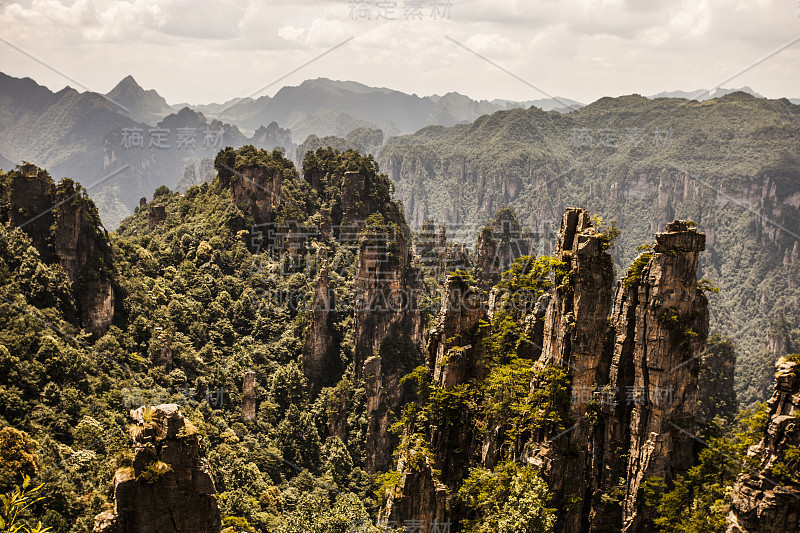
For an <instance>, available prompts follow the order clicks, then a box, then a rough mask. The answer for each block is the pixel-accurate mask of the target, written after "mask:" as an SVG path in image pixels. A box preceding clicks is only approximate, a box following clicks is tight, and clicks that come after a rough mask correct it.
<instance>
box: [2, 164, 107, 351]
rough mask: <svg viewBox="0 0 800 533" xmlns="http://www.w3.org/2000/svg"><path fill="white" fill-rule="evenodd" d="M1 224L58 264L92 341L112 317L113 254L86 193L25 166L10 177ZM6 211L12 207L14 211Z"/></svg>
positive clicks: (65, 180)
mask: <svg viewBox="0 0 800 533" xmlns="http://www.w3.org/2000/svg"><path fill="white" fill-rule="evenodd" d="M9 178H10V179H9V181H8V190H2V191H0V197H5V201H4V202H3V203H4V206H3V207H2V209H0V220H8V221H10V222H11V224H13V225H15V226H19V227H21V228H22V229H23V230H24V231H25V232H26V233H27V234H28V235H30V237H31V240H32V241H33V244H34V246H35V247H36V249H37V250H38V251H39V254H40V255H41V257H42V259H43V260H44V261H46V262H58V263H59V264H60V265H61V267H62V268H63V269H64V272H66V274H67V276H69V278H70V280H72V282H73V284H74V294H75V301H76V303H77V304H78V311H79V320H80V325H81V326H83V327H84V328H85V329H86V330H87V331H89V332H91V333H94V334H95V335H97V336H100V335H102V334H103V333H105V331H106V330H107V329H108V327H109V325H111V321H112V320H113V317H114V305H115V302H114V290H113V287H112V275H113V272H112V271H113V266H112V255H111V254H112V252H111V245H110V243H109V239H108V232H107V231H106V230H105V228H103V226H102V223H101V222H100V217H99V215H98V214H97V208H96V207H95V205H94V202H92V200H91V199H90V198H89V197H88V195H87V193H86V190H85V189H84V188H83V187H81V186H80V185H79V184H77V183H75V182H74V181H72V180H71V179H69V178H64V179H62V180H61V181H60V182H59V183H58V184H57V185H56V184H55V183H54V182H53V180H52V179H51V178H50V175H49V174H48V173H47V172H46V171H44V170H40V169H39V168H37V167H36V166H35V165H31V164H27V165H24V166H23V167H21V169H20V171H13V172H11V173H9ZM11 206H14V207H13V208H12V207H11Z"/></svg>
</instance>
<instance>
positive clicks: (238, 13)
mask: <svg viewBox="0 0 800 533" xmlns="http://www.w3.org/2000/svg"><path fill="white" fill-rule="evenodd" d="M354 3H355V4H363V6H362V10H361V12H354V10H353V8H352V4H354ZM434 4H438V6H437V7H436V13H435V14H434ZM447 4H448V2H446V1H444V0H438V1H434V0H423V1H418V0H416V1H415V0H397V1H396V2H394V1H380V0H370V1H369V2H349V1H348V0H328V1H320V0H286V1H284V2H279V1H273V0H74V1H70V0H3V1H1V2H0V28H2V29H3V30H2V33H0V37H2V38H3V39H6V40H8V41H9V42H11V43H13V44H14V45H16V46H17V47H19V48H21V49H23V50H25V51H26V52H28V53H29V54H31V55H33V56H35V57H36V58H38V59H40V60H42V61H43V62H44V63H47V65H49V66H50V67H52V68H54V69H56V70H58V71H60V72H62V73H63V74H65V75H67V76H69V77H71V78H73V79H75V80H76V81H78V82H80V83H81V84H83V85H85V86H87V87H89V88H90V89H92V90H95V91H98V92H107V91H109V90H110V89H111V88H112V87H113V86H114V85H115V84H116V83H117V82H118V81H119V80H120V79H122V78H123V77H124V76H126V75H128V74H132V75H133V76H134V77H135V78H136V80H137V81H138V82H139V83H140V84H141V85H142V86H144V87H145V88H146V89H156V90H157V91H158V92H159V93H160V94H161V95H162V96H164V97H165V98H166V99H167V101H168V102H169V103H171V104H174V103H179V102H190V103H208V102H222V101H226V100H229V99H231V98H234V97H238V96H245V95H250V94H252V93H254V92H256V91H258V90H259V89H260V88H262V87H264V86H266V85H268V84H270V83H272V82H274V81H275V80H276V79H278V78H281V77H282V76H284V75H286V74H287V73H288V72H290V71H291V70H293V69H295V68H297V67H298V66H300V65H302V64H303V63H305V62H307V61H309V60H312V59H314V58H315V57H317V56H319V55H320V54H322V53H323V52H325V51H326V50H329V49H330V48H331V47H333V46H335V45H337V44H338V43H341V42H342V41H344V40H345V39H347V38H349V37H354V38H353V39H352V40H351V41H349V42H347V43H346V44H344V45H343V46H341V47H339V48H337V49H335V50H333V51H331V52H330V53H328V54H326V55H324V57H321V58H319V59H318V60H316V61H314V62H312V63H311V64H309V65H308V66H306V67H304V68H302V69H301V70H299V71H298V72H296V73H294V74H292V75H290V76H288V77H286V78H285V79H284V80H282V81H280V82H278V83H276V84H274V85H273V86H271V87H270V88H268V89H266V90H265V91H263V92H262V93H259V94H268V95H272V94H274V93H275V92H276V91H277V90H278V89H279V88H280V87H281V86H283V85H297V84H299V83H300V82H302V81H303V80H305V79H309V78H318V77H327V78H332V79H340V80H355V81H359V82H362V83H365V84H368V85H373V86H381V87H390V88H393V89H398V90H402V91H405V92H409V93H417V94H419V95H427V94H434V93H438V94H444V93H446V92H450V91H457V92H460V93H463V94H467V95H469V96H471V97H473V98H486V99H494V98H505V99H511V100H533V99H537V98H542V97H543V95H542V93H540V92H538V91H537V90H536V89H534V88H532V87H531V86H530V85H533V86H535V87H537V88H539V89H541V90H542V91H544V92H547V93H549V94H552V95H559V96H564V97H567V98H572V99H575V100H579V101H582V102H584V103H588V102H591V101H594V100H596V99H598V98H600V97H602V96H617V95H622V94H631V93H639V94H644V95H648V94H654V93H658V92H660V91H665V90H666V91H668V90H675V89H683V90H694V89H702V88H711V87H714V86H715V85H717V84H719V83H720V82H722V81H723V80H725V79H727V78H729V77H731V76H734V75H736V74H738V73H739V72H741V71H742V70H743V69H745V68H746V67H748V66H749V65H751V64H752V63H754V62H756V61H757V60H759V59H762V58H763V57H764V56H766V55H768V54H770V53H771V52H773V51H775V50H776V49H778V48H780V47H781V46H782V45H785V44H786V43H787V42H790V41H792V40H793V39H795V38H798V37H800V3H799V0H708V1H679V0H676V1H659V0H558V1H556V0H452V1H451V2H449V4H450V6H449V13H448V12H447V11H448V7H447ZM381 5H384V6H386V7H387V8H388V9H386V10H384V9H383V8H382V7H381ZM392 5H394V6H395V7H394V9H393V11H392V10H391V9H390V8H391V6H392ZM418 6H419V7H418ZM406 11H408V13H406ZM406 14H408V15H411V16H410V17H409V19H408V20H404V19H405V15H406ZM434 15H435V16H434ZM359 16H361V18H358V17H359ZM367 16H369V19H367V18H366V17H367ZM379 17H381V18H379ZM384 17H389V18H391V17H394V18H395V19H396V20H387V19H386V18H384ZM446 36H449V37H450V38H452V39H454V40H455V41H457V42H458V43H461V44H463V45H464V46H465V47H467V48H469V49H470V50H473V51H475V52H477V53H479V54H481V55H482V56H484V57H485V58H487V59H488V60H491V61H493V62H495V63H496V64H497V65H501V66H502V67H504V68H505V69H507V70H508V71H510V72H513V73H514V74H515V75H517V76H518V77H520V78H522V79H524V80H525V81H526V82H527V84H526V83H523V82H522V81H520V80H518V79H515V78H514V77H512V76H511V75H509V74H506V73H504V72H503V71H501V70H499V69H498V68H496V67H495V66H493V65H491V64H490V63H489V62H487V61H484V60H483V59H481V58H479V57H476V56H475V55H473V54H471V53H470V52H469V51H468V50H465V49H464V48H461V47H460V46H459V45H458V44H456V43H454V42H452V41H450V40H448V39H447V38H446ZM799 69H800V42H798V43H795V44H794V45H792V46H790V47H788V48H786V49H785V50H783V51H782V52H780V53H778V54H776V55H774V56H773V57H771V58H769V59H767V60H765V61H764V62H762V63H761V64H759V65H758V66H755V67H754V68H752V69H751V70H749V71H748V72H745V73H744V74H742V75H740V76H738V77H737V78H736V79H734V80H732V81H730V82H728V83H726V84H724V86H725V87H741V86H744V85H748V86H750V87H752V88H753V89H754V90H755V91H757V92H759V93H761V94H763V95H765V96H768V97H770V98H777V97H782V96H786V97H800V83H798V82H800V70H799ZM0 70H2V71H3V72H5V73H7V74H10V75H12V76H17V77H24V76H28V77H31V78H33V79H34V80H36V81H37V82H39V83H41V84H43V85H47V86H48V87H50V88H51V89H53V90H58V89H61V88H62V87H64V86H65V85H70V86H73V87H74V86H75V85H76V84H75V83H73V82H70V81H68V80H67V79H65V78H64V77H63V76H61V75H59V74H57V73H55V72H53V71H52V70H50V69H49V68H47V67H45V66H43V65H41V64H39V63H37V62H36V61H34V60H33V59H31V58H30V57H27V56H26V55H24V54H23V53H21V52H20V51H18V50H15V49H14V48H12V47H11V46H9V45H8V44H6V43H2V42H0ZM529 84H530V85H529ZM76 88H78V87H76Z"/></svg>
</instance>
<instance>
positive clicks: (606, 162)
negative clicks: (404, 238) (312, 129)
mask: <svg viewBox="0 0 800 533" xmlns="http://www.w3.org/2000/svg"><path fill="white" fill-rule="evenodd" d="M799 140H800V107H798V106H796V105H793V104H791V103H790V102H789V101H788V100H785V99H783V100H765V99H758V98H754V97H752V96H750V95H748V94H745V93H741V92H739V93H733V94H729V95H726V96H724V97H722V98H718V99H713V100H707V101H704V102H700V103H698V102H688V101H686V100H679V99H667V98H660V99H655V100H648V99H646V98H643V97H640V96H636V95H634V96H624V97H620V98H603V99H601V100H598V101H597V102H595V103H593V104H591V105H589V106H586V107H584V108H582V109H580V110H577V111H573V112H571V113H569V114H566V115H562V114H559V113H555V112H549V113H545V112H543V111H541V110H539V109H536V108H530V109H528V110H511V111H503V112H498V113H494V114H492V115H487V116H483V117H481V118H479V119H478V120H476V121H475V122H474V123H472V124H469V125H458V126H454V127H452V128H444V127H438V126H432V127H428V128H425V129H423V130H420V131H419V132H417V133H415V134H413V135H407V136H402V137H397V138H393V139H391V140H390V141H389V142H388V143H387V145H386V146H385V147H384V148H383V150H382V151H381V152H380V155H379V157H378V161H379V162H380V164H381V166H382V167H383V168H384V169H385V170H386V171H387V172H388V174H389V176H390V177H391V178H392V179H393V180H394V182H395V184H396V187H397V192H398V196H399V198H400V199H401V200H402V201H403V203H404V206H405V210H406V213H407V215H408V218H409V223H410V224H411V225H412V226H419V225H421V224H422V222H423V221H424V220H425V219H429V218H432V219H435V220H436V221H437V222H439V223H445V224H452V225H454V230H457V229H458V228H459V225H462V224H467V225H468V226H469V227H470V228H477V227H479V225H480V224H483V223H484V222H485V221H486V220H488V219H489V218H490V217H491V216H492V214H493V213H494V212H495V211H496V210H497V209H499V208H500V207H503V206H505V205H511V206H512V207H514V208H515V209H516V211H517V213H518V216H519V218H520V221H521V222H522V223H523V224H524V225H527V226H528V227H529V228H530V229H531V230H532V231H533V233H534V240H535V242H534V243H533V244H534V248H533V249H534V250H538V251H539V253H541V252H545V253H548V252H549V250H550V247H551V245H552V238H553V234H554V232H557V230H558V227H557V226H558V223H559V220H560V214H561V211H562V209H563V207H565V206H585V207H587V208H588V209H589V210H590V211H592V212H596V213H598V214H600V215H601V216H603V217H604V218H605V219H606V220H611V219H615V220H616V221H617V223H618V225H619V227H620V229H621V230H622V234H621V236H620V239H619V242H618V244H617V247H616V249H615V262H616V265H617V272H618V273H621V271H622V267H623V266H624V265H627V264H629V263H630V262H631V261H632V260H633V258H634V257H635V256H636V254H637V251H636V248H637V246H639V245H641V244H643V243H646V242H649V240H650V238H651V235H652V232H654V231H661V230H663V227H664V224H665V223H666V222H669V221H671V220H673V218H682V219H690V220H694V221H696V222H697V223H698V226H699V229H700V230H701V231H704V232H705V233H706V234H707V236H708V239H707V251H706V253H704V254H702V264H701V268H700V276H701V277H707V278H709V279H710V280H712V282H713V283H714V284H715V285H716V286H718V287H719V288H720V292H719V294H718V295H716V296H714V297H713V298H712V309H713V315H712V324H711V325H712V329H713V330H716V331H719V332H720V333H722V334H723V335H727V336H730V337H732V338H733V339H734V340H735V341H736V342H737V345H738V348H737V349H738V352H739V357H740V359H739V365H738V371H739V375H738V377H737V384H736V387H737V391H738V392H739V396H740V399H741V400H742V401H744V402H745V403H750V402H753V401H756V400H761V399H764V397H765V396H766V394H767V392H766V390H767V387H768V386H769V384H770V382H771V379H772V363H773V361H774V359H775V355H776V354H779V353H782V352H784V351H786V350H790V349H794V348H796V344H797V342H798V333H799V331H798V325H800V322H799V321H798V319H797V318H795V317H798V316H800V313H798V300H797V297H798V296H799V294H798V292H797V287H798V286H799V285H800V279H798V272H797V269H798V264H797V257H798V253H800V250H798V248H795V246H798V247H800V244H798V243H797V241H798V240H800V213H799V212H798V206H800V143H799V142H798V141H799ZM463 233H464V234H468V233H469V232H463ZM474 233H475V231H473V232H472V234H474ZM784 321H785V322H786V323H785V324H784ZM771 324H772V327H771V328H770V325H771ZM769 331H772V332H773V333H774V334H773V336H772V337H770V338H768V337H769V336H768V332H769ZM768 345H771V346H772V347H773V350H772V352H771V353H765V348H766V347H767V346H768Z"/></svg>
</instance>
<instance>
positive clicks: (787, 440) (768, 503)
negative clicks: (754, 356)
mask: <svg viewBox="0 0 800 533" xmlns="http://www.w3.org/2000/svg"><path fill="white" fill-rule="evenodd" d="M767 409H768V419H767V420H768V422H767V425H766V431H765V434H764V438H763V439H762V440H761V442H760V443H759V444H757V445H756V446H753V447H751V449H750V450H749V451H748V453H747V456H748V457H749V458H750V459H751V460H753V461H754V462H756V464H757V466H756V467H755V468H754V469H753V470H751V471H749V472H747V473H745V474H742V475H741V476H739V479H738V480H737V482H736V484H735V485H734V487H733V494H732V496H731V500H732V501H731V509H730V513H729V514H728V517H727V523H728V529H727V532H728V533H779V532H785V531H797V529H798V527H800V490H798V489H797V486H796V484H795V485H794V486H787V483H785V480H784V479H783V477H782V476H784V475H786V472H783V473H781V472H776V471H775V468H776V466H778V465H779V464H781V463H782V464H783V465H785V466H786V467H788V469H789V471H790V472H793V473H794V475H795V476H796V475H797V462H796V461H797V458H796V457H794V458H790V457H788V456H787V452H789V451H790V450H794V451H796V450H797V447H798V446H800V422H799V421H798V419H797V413H798V411H800V364H798V363H796V362H793V361H787V360H785V359H781V360H779V361H778V363H777V365H776V373H775V389H774V392H773V394H772V398H770V400H769V401H768V402H767Z"/></svg>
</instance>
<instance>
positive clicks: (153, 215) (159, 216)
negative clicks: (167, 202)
mask: <svg viewBox="0 0 800 533" xmlns="http://www.w3.org/2000/svg"><path fill="white" fill-rule="evenodd" d="M165 220H167V210H166V208H165V207H164V205H163V204H155V205H153V206H151V207H150V211H149V212H148V213H147V229H149V230H152V229H153V228H155V227H156V226H157V225H158V223H159V222H163V221H165Z"/></svg>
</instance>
